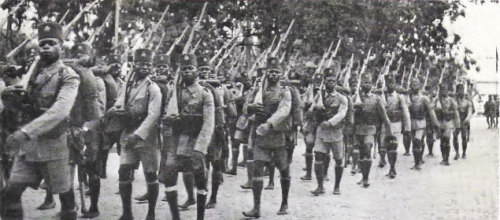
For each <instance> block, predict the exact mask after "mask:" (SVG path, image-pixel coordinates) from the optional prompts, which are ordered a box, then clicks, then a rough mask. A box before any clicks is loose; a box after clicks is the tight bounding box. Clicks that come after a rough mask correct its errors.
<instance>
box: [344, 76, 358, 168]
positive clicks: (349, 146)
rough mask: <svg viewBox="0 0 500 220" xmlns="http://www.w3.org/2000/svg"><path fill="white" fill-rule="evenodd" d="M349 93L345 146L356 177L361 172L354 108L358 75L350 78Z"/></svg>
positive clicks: (347, 158)
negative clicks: (353, 101) (356, 142)
mask: <svg viewBox="0 0 500 220" xmlns="http://www.w3.org/2000/svg"><path fill="white" fill-rule="evenodd" d="M348 82H349V87H350V88H348V89H349V91H346V93H347V101H349V106H348V107H349V109H348V112H347V115H346V117H347V118H348V119H347V120H345V122H346V123H345V125H344V144H345V145H346V156H345V160H346V161H348V160H349V159H350V158H349V157H352V166H351V174H352V175H355V174H356V173H358V172H359V149H358V148H357V147H355V145H356V144H355V132H354V109H353V108H354V106H353V103H352V99H353V98H354V95H355V91H356V86H357V84H358V75H357V74H352V75H351V77H350V78H349V81H348Z"/></svg>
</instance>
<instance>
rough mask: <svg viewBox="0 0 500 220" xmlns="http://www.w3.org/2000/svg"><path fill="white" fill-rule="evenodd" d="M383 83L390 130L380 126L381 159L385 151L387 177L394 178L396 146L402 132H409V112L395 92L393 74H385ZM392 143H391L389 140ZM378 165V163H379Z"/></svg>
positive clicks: (404, 101)
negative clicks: (387, 167)
mask: <svg viewBox="0 0 500 220" xmlns="http://www.w3.org/2000/svg"><path fill="white" fill-rule="evenodd" d="M385 84H386V87H387V90H386V91H385V93H384V94H382V95H383V96H384V98H385V108H386V111H387V116H388V117H389V120H390V122H391V131H392V133H388V132H387V129H386V127H385V126H382V131H381V141H382V144H381V145H380V157H381V160H382V158H383V157H385V153H386V152H387V159H388V161H389V165H390V170H389V173H388V174H387V176H388V177H390V178H394V177H395V176H396V160H397V156H398V154H397V147H398V144H397V143H400V142H401V140H402V135H401V134H402V133H410V132H411V126H410V112H409V110H408V105H407V104H406V100H405V98H404V97H403V96H402V95H400V94H398V93H397V92H396V90H395V89H396V85H397V84H396V79H395V78H394V76H393V75H386V76H385ZM391 139H392V141H393V143H391V141H390V140H391ZM379 166H380V165H379Z"/></svg>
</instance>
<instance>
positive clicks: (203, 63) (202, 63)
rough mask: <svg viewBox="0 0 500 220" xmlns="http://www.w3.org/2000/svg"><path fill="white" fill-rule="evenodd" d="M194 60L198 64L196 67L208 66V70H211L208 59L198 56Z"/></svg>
mask: <svg viewBox="0 0 500 220" xmlns="http://www.w3.org/2000/svg"><path fill="white" fill-rule="evenodd" d="M196 60H197V61H196V62H197V63H198V67H202V66H208V67H210V69H212V65H210V59H208V57H206V56H199V57H198V58H197V59H196Z"/></svg>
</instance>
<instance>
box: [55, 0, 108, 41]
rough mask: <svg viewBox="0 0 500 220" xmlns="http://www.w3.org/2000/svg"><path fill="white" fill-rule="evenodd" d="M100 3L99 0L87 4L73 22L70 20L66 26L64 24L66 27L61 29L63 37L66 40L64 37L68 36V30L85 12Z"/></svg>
mask: <svg viewBox="0 0 500 220" xmlns="http://www.w3.org/2000/svg"><path fill="white" fill-rule="evenodd" d="M99 1H101V0H95V1H94V2H92V3H90V4H88V5H86V6H85V8H83V9H82V10H81V11H80V12H79V13H78V14H77V15H76V16H75V17H74V18H73V20H71V21H70V22H69V23H68V24H66V26H64V27H63V37H64V38H66V36H68V33H69V29H70V28H71V27H73V25H75V24H76V22H77V21H78V20H79V19H80V18H81V17H82V16H83V13H85V12H87V11H90V9H92V8H93V7H94V6H96V5H97V3H98V2H99Z"/></svg>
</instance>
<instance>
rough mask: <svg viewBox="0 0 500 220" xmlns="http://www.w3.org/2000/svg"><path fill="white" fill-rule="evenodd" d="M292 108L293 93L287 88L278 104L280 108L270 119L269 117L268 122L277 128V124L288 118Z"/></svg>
mask: <svg viewBox="0 0 500 220" xmlns="http://www.w3.org/2000/svg"><path fill="white" fill-rule="evenodd" d="M291 109H292V95H291V94H290V90H288V89H286V90H285V91H284V92H283V96H282V97H281V101H280V103H279V104H278V109H277V110H276V112H274V113H273V114H272V115H271V117H270V118H269V119H267V121H266V123H269V124H271V125H272V127H273V128H275V127H276V126H278V124H280V123H281V122H283V121H284V120H286V119H287V118H288V116H289V115H290V110H291Z"/></svg>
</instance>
